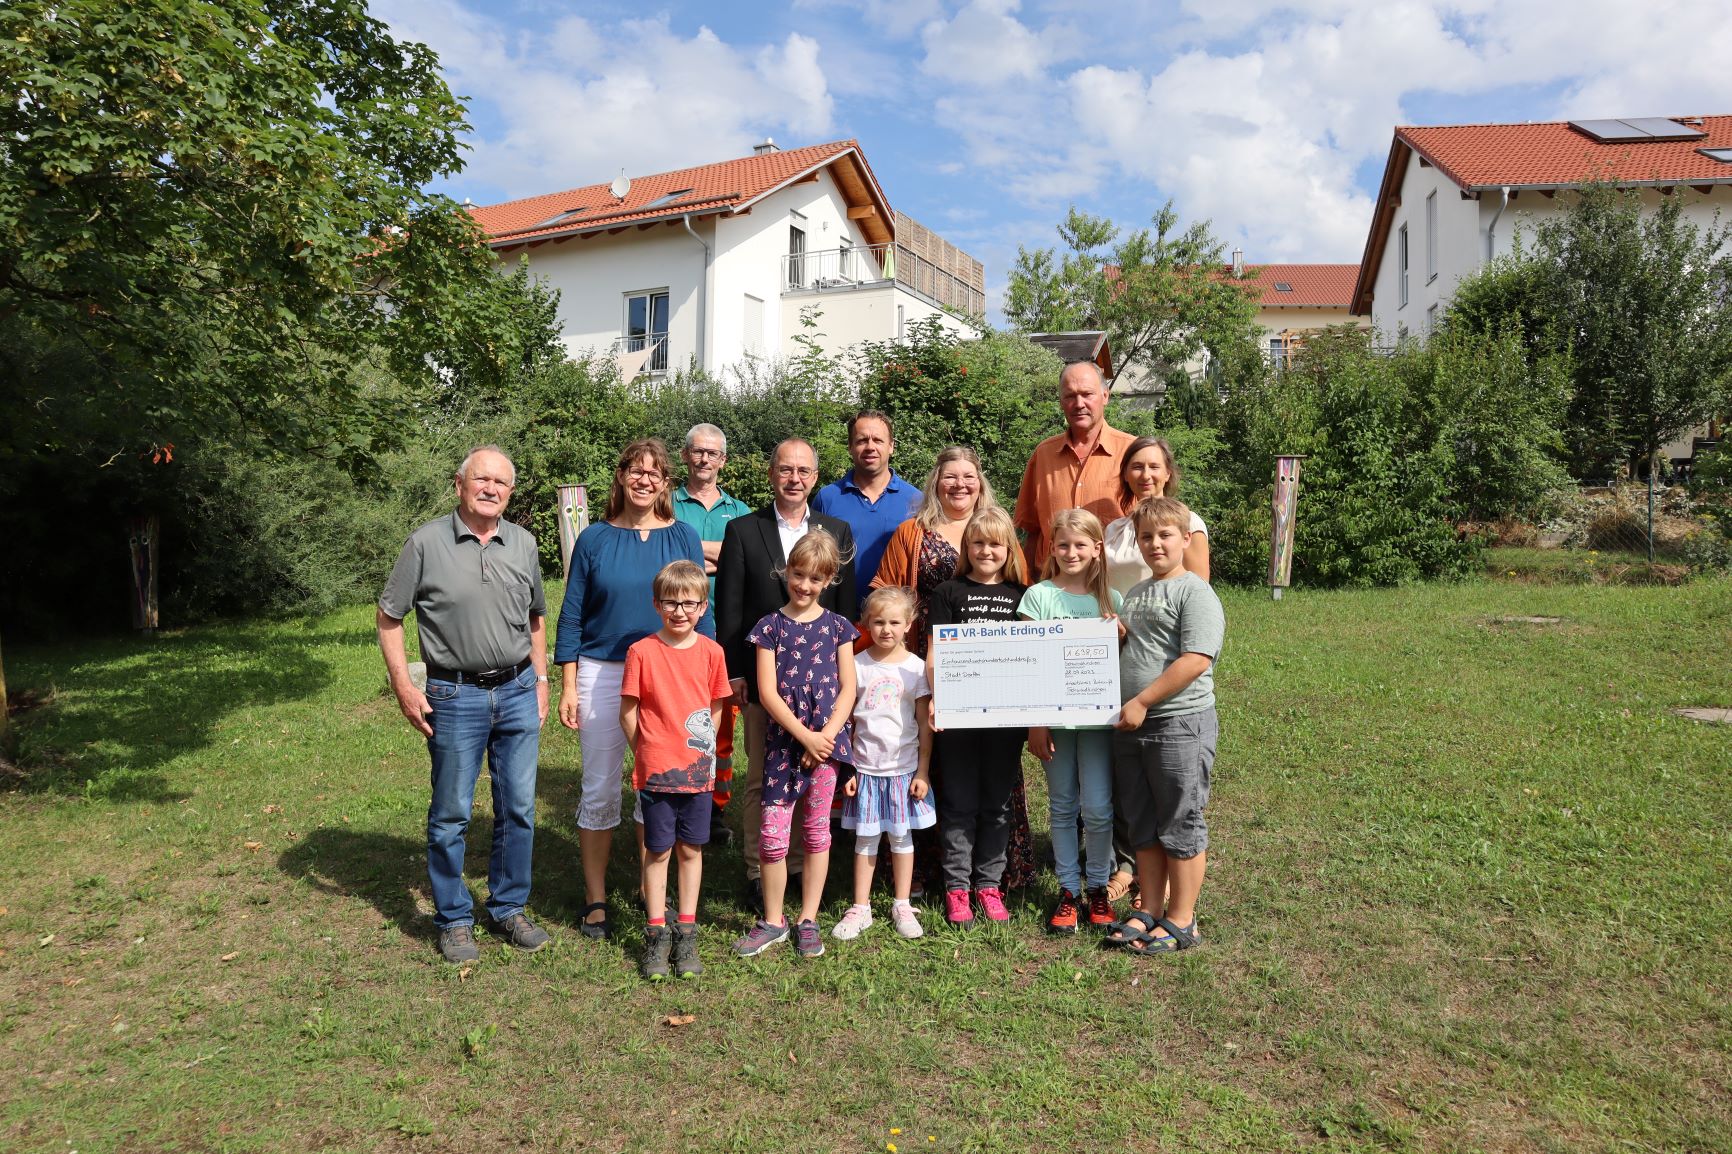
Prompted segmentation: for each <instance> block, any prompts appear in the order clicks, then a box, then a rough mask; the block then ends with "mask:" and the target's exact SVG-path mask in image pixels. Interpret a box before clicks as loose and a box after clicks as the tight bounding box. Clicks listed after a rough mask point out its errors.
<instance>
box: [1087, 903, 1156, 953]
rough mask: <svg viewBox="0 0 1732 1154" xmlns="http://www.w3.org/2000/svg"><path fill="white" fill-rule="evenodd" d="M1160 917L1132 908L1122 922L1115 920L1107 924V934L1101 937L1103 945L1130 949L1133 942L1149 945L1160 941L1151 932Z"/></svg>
mask: <svg viewBox="0 0 1732 1154" xmlns="http://www.w3.org/2000/svg"><path fill="white" fill-rule="evenodd" d="M1157 920H1158V919H1157V918H1156V917H1155V915H1154V914H1151V913H1149V912H1148V911H1147V910H1132V911H1131V912H1130V913H1128V914H1126V915H1125V919H1124V921H1122V922H1113V923H1112V924H1111V925H1109V926H1107V936H1106V937H1104V938H1102V939H1101V946H1102V947H1103V948H1104V949H1109V950H1123V949H1128V948H1129V947H1130V944H1131V943H1132V942H1138V943H1141V944H1142V945H1145V946H1146V945H1148V943H1150V942H1153V941H1158V940H1159V939H1157V938H1156V937H1155V935H1154V934H1153V933H1152V932H1151V931H1152V930H1153V929H1154V928H1155V922H1156V921H1157Z"/></svg>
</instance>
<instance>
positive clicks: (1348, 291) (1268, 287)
mask: <svg viewBox="0 0 1732 1154" xmlns="http://www.w3.org/2000/svg"><path fill="white" fill-rule="evenodd" d="M1221 274H1222V276H1223V277H1224V278H1226V279H1227V280H1229V281H1232V277H1233V269H1232V267H1231V266H1225V267H1223V268H1222V269H1221ZM1358 279H1359V266H1358V265H1356V264H1255V265H1253V264H1248V265H1246V266H1245V275H1244V276H1243V277H1241V278H1240V279H1239V280H1237V281H1234V282H1233V283H1236V284H1238V285H1240V286H1241V287H1243V288H1244V289H1245V290H1246V291H1247V292H1252V293H1254V294H1255V295H1256V296H1257V298H1258V306H1259V307H1261V308H1266V309H1269V308H1307V309H1344V308H1346V307H1347V306H1348V305H1349V304H1351V303H1352V301H1353V284H1354V282H1355V281H1356V280H1358ZM1282 284H1284V285H1287V286H1289V287H1288V291H1285V292H1283V291H1281V290H1279V289H1277V288H1276V287H1275V286H1276V285H1282Z"/></svg>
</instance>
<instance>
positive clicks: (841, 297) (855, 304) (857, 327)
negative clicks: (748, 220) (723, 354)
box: [775, 281, 979, 357]
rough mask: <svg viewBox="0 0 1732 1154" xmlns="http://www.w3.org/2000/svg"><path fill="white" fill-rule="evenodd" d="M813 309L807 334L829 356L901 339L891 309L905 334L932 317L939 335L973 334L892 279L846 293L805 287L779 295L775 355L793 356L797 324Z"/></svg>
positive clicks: (799, 329) (796, 349)
mask: <svg viewBox="0 0 1732 1154" xmlns="http://www.w3.org/2000/svg"><path fill="white" fill-rule="evenodd" d="M808 308H816V309H817V310H818V324H817V327H816V328H815V329H813V330H811V331H812V332H813V333H815V334H818V335H819V336H820V340H819V347H820V348H823V349H824V350H825V351H827V352H835V351H838V350H841V349H845V348H848V347H850V346H852V345H857V344H859V343H860V342H861V341H887V340H891V339H893V338H895V337H898V336H900V335H902V333H901V332H898V330H897V310H898V309H901V312H902V316H901V320H902V326H903V330H904V331H905V330H906V329H907V328H909V327H911V326H912V325H914V324H915V323H916V322H918V321H923V320H925V319H927V318H928V317H937V318H938V320H939V324H940V325H942V326H943V328H944V329H945V331H947V332H951V333H955V334H956V335H958V336H962V337H974V336H978V335H979V334H978V333H977V332H976V331H975V330H974V327H973V326H972V325H969V324H967V323H965V322H963V321H962V320H960V319H958V318H957V317H956V316H954V315H952V314H951V313H947V312H945V311H944V310H943V309H941V308H939V307H938V306H936V305H934V304H932V303H930V302H929V301H927V300H926V299H925V298H923V297H920V296H916V295H915V294H914V293H912V292H910V291H909V290H908V289H906V288H904V287H903V286H902V285H900V284H897V283H896V282H894V281H879V282H877V283H875V284H868V285H862V286H861V287H859V288H851V289H825V290H823V291H821V292H820V291H818V290H815V289H808V290H806V291H804V292H791V293H787V294H785V295H784V296H783V297H782V309H781V326H782V333H783V339H782V344H781V346H780V347H779V348H778V349H776V350H775V351H776V352H777V353H779V354H780V355H782V356H788V357H792V356H798V355H799V354H800V353H801V352H802V351H803V350H802V349H801V348H800V346H799V345H798V344H796V343H795V340H794V338H795V337H797V336H799V335H800V334H801V333H802V332H805V331H806V330H805V329H803V328H802V327H801V325H800V313H801V311H802V310H804V309H808Z"/></svg>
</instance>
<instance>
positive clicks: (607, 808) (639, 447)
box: [553, 437, 716, 938]
mask: <svg viewBox="0 0 1732 1154" xmlns="http://www.w3.org/2000/svg"><path fill="white" fill-rule="evenodd" d="M671 475H672V474H671V470H670V468H669V464H668V451H667V448H666V446H664V445H663V444H662V443H661V442H660V441H658V440H656V439H655V438H653V437H650V438H646V439H644V440H641V441H633V442H632V443H631V444H629V445H627V446H626V447H625V451H624V452H622V453H621V454H620V455H619V463H618V464H616V465H615V466H614V470H613V487H612V489H611V490H609V492H608V495H607V513H606V516H605V517H604V519H603V520H601V521H598V522H597V523H596V524H594V525H591V526H589V527H588V528H587V529H585V530H584V531H583V532H582V533H581V534H580V535H579V536H578V538H577V545H576V546H575V547H574V548H573V549H572V551H571V571H570V573H569V574H568V575H567V577H566V579H565V604H564V605H563V606H562V607H561V608H560V610H559V632H558V634H557V635H556V637H555V644H554V651H553V659H554V660H555V661H556V662H558V663H559V664H560V665H561V666H562V667H563V668H562V669H561V674H562V676H561V684H560V695H559V721H560V724H562V725H564V726H565V727H566V728H567V729H575V730H579V731H581V733H582V734H583V736H582V744H581V749H582V752H583V801H582V802H581V803H580V804H579V806H578V810H577V830H578V841H579V844H580V845H581V846H582V847H583V888H584V900H585V901H587V902H588V903H589V904H588V905H587V906H585V907H584V910H583V924H582V925H581V927H580V928H581V929H582V931H583V933H584V936H586V937H591V938H602V937H606V936H607V932H608V921H607V859H608V854H609V853H611V852H612V850H613V831H614V827H616V826H617V825H619V811H620V775H621V772H622V771H623V770H624V768H625V748H626V740H625V731H624V730H623V729H621V728H620V724H619V687H620V681H621V679H622V678H623V676H624V674H625V651H626V650H627V649H629V648H631V646H632V644H633V642H636V641H639V640H641V639H642V638H645V637H648V636H649V635H650V634H651V633H654V632H655V631H656V630H658V629H660V628H661V624H662V623H661V617H660V616H659V615H658V614H657V613H656V610H655V603H654V598H653V597H652V596H651V593H650V586H651V583H652V582H653V581H654V580H655V575H656V574H657V573H659V572H660V571H661V569H662V567H663V566H664V565H667V564H668V563H669V562H672V561H691V562H693V563H695V564H696V565H697V566H698V567H699V568H702V567H703V564H704V547H703V543H702V542H701V541H699V540H698V534H697V531H696V530H694V529H693V528H692V527H691V526H690V525H683V524H681V523H680V522H678V521H675V520H674V513H673V497H672V495H671V494H670V492H669V490H668V480H669V478H670V476H671ZM698 629H699V631H700V632H702V633H703V634H704V635H705V636H706V637H711V638H713V637H715V635H716V626H715V618H714V617H713V616H712V615H711V614H710V611H709V610H708V609H705V610H704V616H703V620H702V621H700V622H699V624H698Z"/></svg>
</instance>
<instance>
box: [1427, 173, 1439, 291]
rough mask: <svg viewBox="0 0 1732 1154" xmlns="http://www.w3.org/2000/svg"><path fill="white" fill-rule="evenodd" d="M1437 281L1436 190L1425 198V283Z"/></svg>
mask: <svg viewBox="0 0 1732 1154" xmlns="http://www.w3.org/2000/svg"><path fill="white" fill-rule="evenodd" d="M1436 279H1437V190H1436V189H1432V190H1431V192H1430V193H1429V194H1428V195H1427V196H1426V198H1425V283H1426V284H1430V283H1431V282H1432V281H1434V280H1436Z"/></svg>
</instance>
